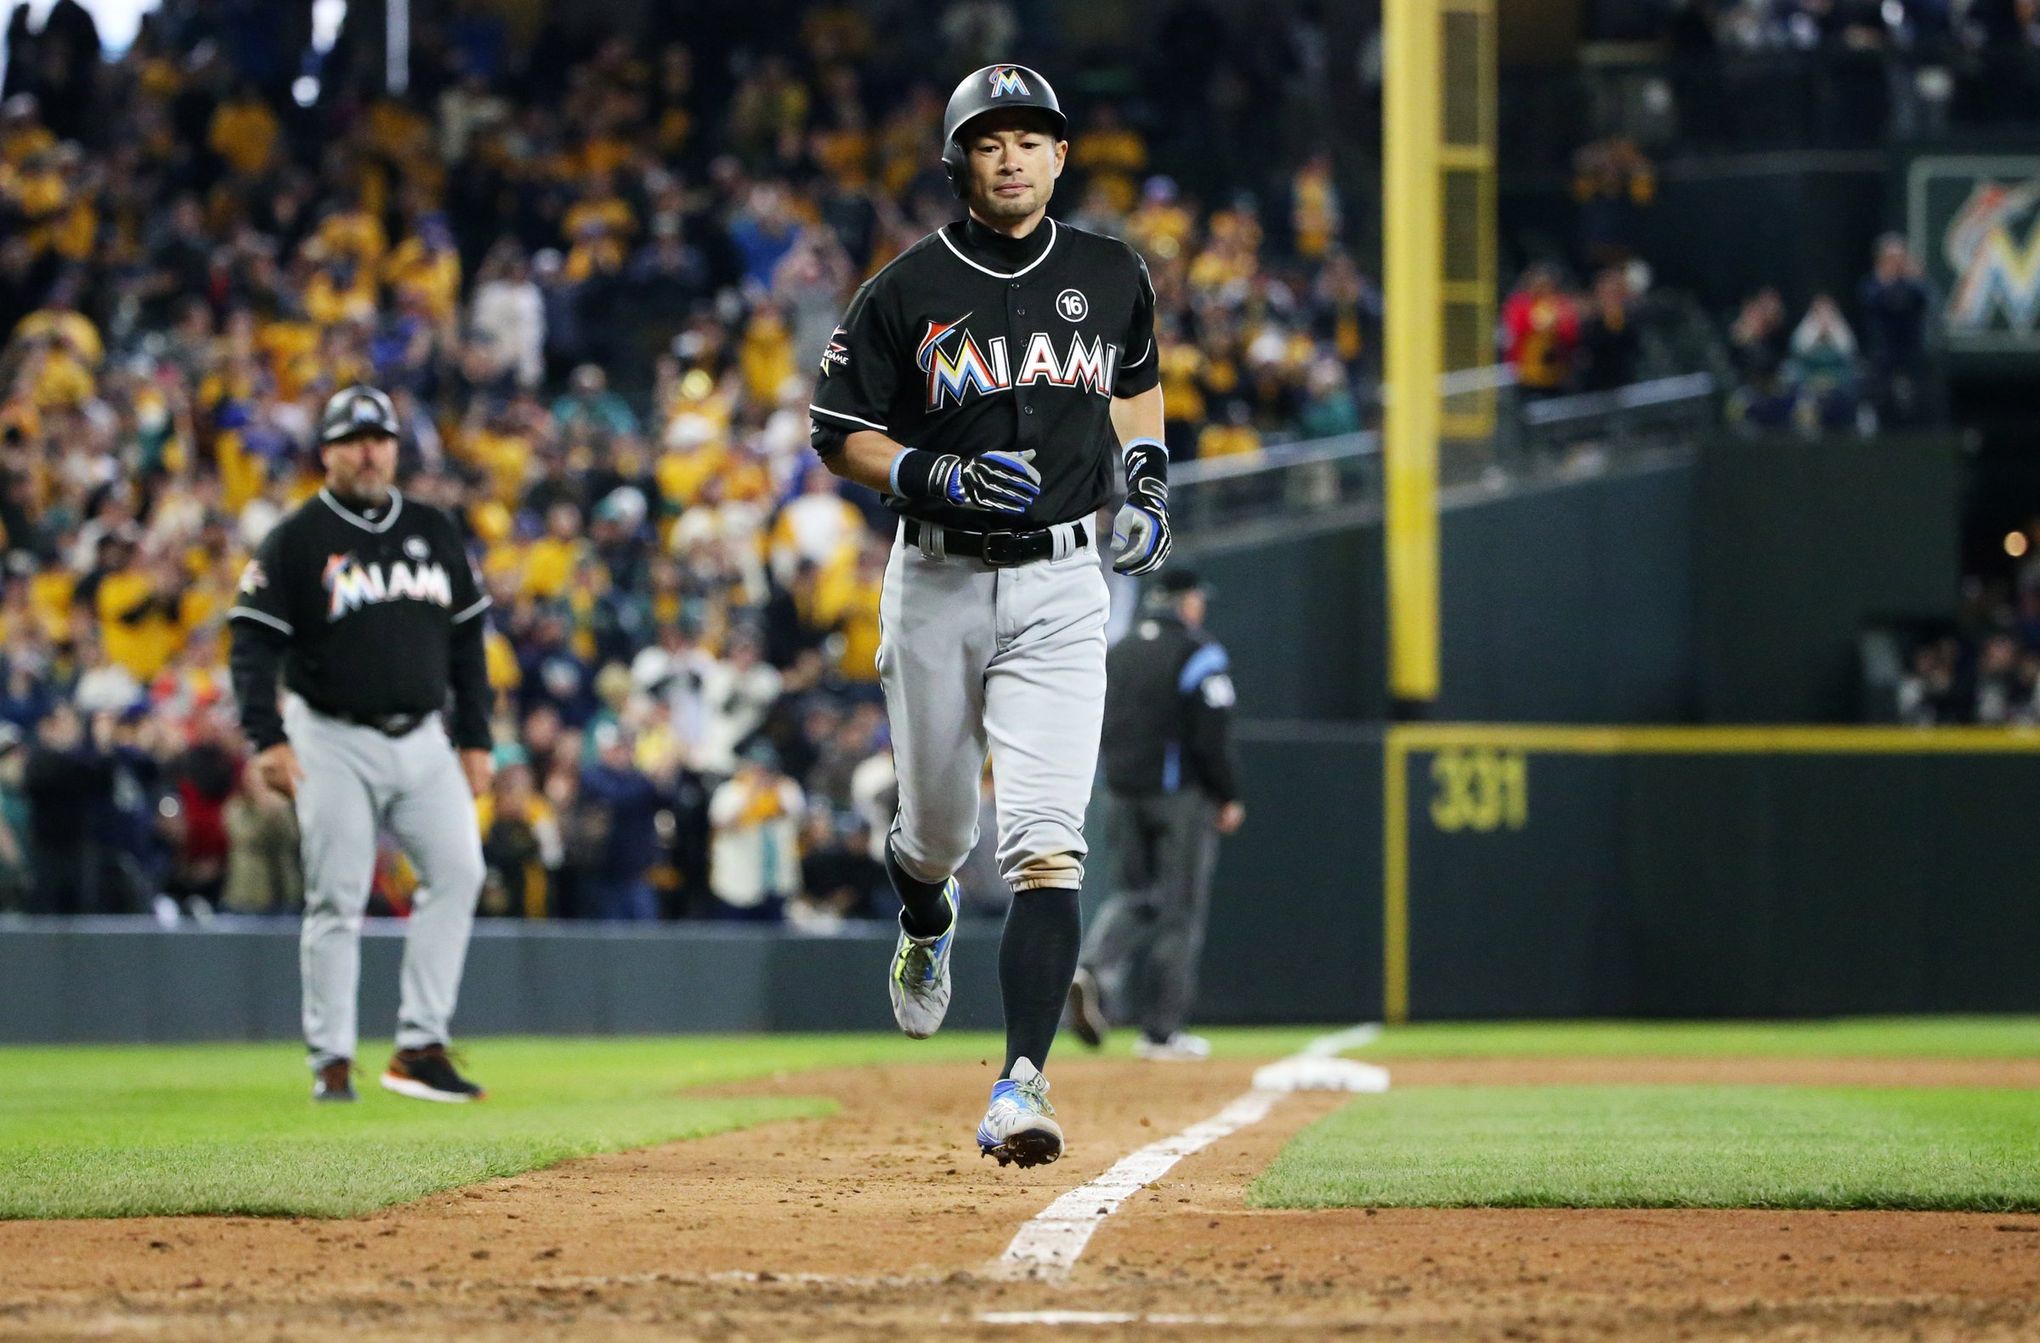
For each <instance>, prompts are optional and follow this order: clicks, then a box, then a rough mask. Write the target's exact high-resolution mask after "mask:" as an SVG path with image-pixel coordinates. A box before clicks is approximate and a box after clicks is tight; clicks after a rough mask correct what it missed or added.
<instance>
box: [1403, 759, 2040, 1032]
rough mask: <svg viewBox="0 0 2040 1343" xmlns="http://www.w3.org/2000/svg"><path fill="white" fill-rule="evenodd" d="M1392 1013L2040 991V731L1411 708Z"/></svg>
mask: <svg viewBox="0 0 2040 1343" xmlns="http://www.w3.org/2000/svg"><path fill="white" fill-rule="evenodd" d="M1383 770H1384V796H1385V798H1386V805H1385V807H1384V811H1383V835H1384V866H1383V920H1384V926H1385V929H1386V933H1385V939H1386V940H1385V947H1384V975H1383V979H1384V1012H1385V1014H1386V1015H1388V1016H1390V1017H1391V1018H1396V1017H1401V1016H1404V1015H1407V1016H1409V1017H1412V1018H1439V1017H1494V1016H1533V1017H1538V1016H1541V1017H1573V1016H1610V1015H1612V1016H1682V1017H1687V1016H1807V1015H1825V1014H1835V1013H1862V1012H1877V1013H1885V1012H2000V1011H2022V1012H2030V1011H2034V1010H2040V977H2036V976H2035V975H2034V974H2033V973H2032V971H2031V966H2032V964H2033V958H2034V955H2035V953H2036V952H2040V899H2035V897H2034V889H2033V888H2034V881H2035V877H2034V874H2035V873H2036V872H2040V831H2036V829H2035V827H2034V826H2033V825H2032V824H2031V821H2030V819H2029V818H2030V817H2031V816H2032V815H2033V814H2034V811H2035V808H2040V735H2035V734H2027V733H2007V732H2002V731H1992V730H1984V729H1934V730H1924V731H1922V730H1912V729H1902V728H1656V729H1653V728H1641V729H1637V728H1609V729H1571V728H1538V727H1525V726H1507V725H1494V726H1466V725H1450V724H1438V725H1422V726H1410V727H1399V728H1396V729H1394V730H1393V731H1392V732H1391V733H1390V734H1389V736H1388V738H1387V745H1386V750H1385V752H1384V755H1383Z"/></svg>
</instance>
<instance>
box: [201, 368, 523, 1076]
mask: <svg viewBox="0 0 2040 1343" xmlns="http://www.w3.org/2000/svg"><path fill="white" fill-rule="evenodd" d="M319 453H320V457H321V460H322V461H323V463H324V465H325V469H326V487H325V488H324V489H322V490H320V491H319V493H318V495H317V496H316V497H314V498H312V499H310V500H307V501H306V502H305V504H304V505H303V506H302V507H300V508H299V509H297V510H296V511H295V512H293V513H292V514H290V516H288V517H286V518H285V519H284V520H283V521H281V522H279V523H278V524H277V525H276V527H275V529H274V530H272V531H271V532H270V533H269V535H268V536H267V537H266V538H265V539H264V540H263V542H262V546H261V549H260V550H259V551H258V553H257V554H256V557H255V559H254V560H252V561H251V562H250V563H249V565H248V568H247V570H246V572H245V573H243V574H242V576H241V587H240V592H239V594H238V596H237V604H236V605H235V606H234V607H233V608H232V609H231V610H229V611H228V613H227V614H228V616H229V619H230V621H231V624H232V627H233V631H234V643H233V653H232V657H231V659H230V663H231V667H232V670H233V678H234V693H235V696H236V697H237V698H238V699H239V701H240V709H241V725H242V727H243V729H244V730H245V731H246V732H247V734H248V740H249V741H250V742H252V743H253V744H254V747H255V750H256V751H257V753H258V754H257V755H256V757H255V762H254V763H255V768H256V769H257V770H258V771H260V772H261V775H262V778H263V780H264V781H265V782H266V783H268V784H269V785H270V786H272V787H274V788H277V789H280V790H281V791H283V792H284V793H286V794H289V795H292V796H294V797H295V798H296V802H297V815H298V825H299V828H300V830H301V831H302V832H303V835H304V867H305V921H304V932H303V936H302V938H301V941H300V950H299V969H300V972H301V974H302V976H303V982H304V1027H305V1043H306V1046H307V1048H308V1049H309V1051H310V1055H311V1066H312V1072H313V1075H314V1078H315V1081H314V1084H313V1088H312V1096H313V1099H315V1100H321V1101H351V1100H353V1099H354V1086H353V1081H352V1070H353V1062H354V1048H355V1042H356V1033H355V1011H356V1008H355V995H356V990H357V987H358V985H359V982H360V978H361V916H362V911H363V910H364V909H365V908H366V907H367V904H368V893H369V883H370V879H371V877H372V876H373V874H374V869H375V851H376V833H377V830H378V828H381V827H387V828H388V829H389V830H390V832H391V833H393V834H394V835H395V836H396V838H397V841H398V842H399V843H400V844H402V845H403V846H404V848H405V850H406V851H407V852H408V853H409V854H410V856H411V860H412V862H413V863H415V864H416V866H417V869H418V873H419V876H420V877H421V878H422V885H421V886H420V888H419V890H418V893H417V897H416V900H415V903H414V905H413V907H412V911H411V919H410V929H409V931H408V933H407V935H406V937H405V941H404V965H403V976H402V1001H401V1003H400V1005H399V1008H398V1015H397V1052H396V1054H395V1056H394V1057H393V1058H391V1060H390V1063H389V1067H388V1068H387V1069H386V1070H385V1071H384V1072H383V1076H382V1084H383V1086H384V1087H385V1088H387V1089H388V1090H390V1091H394V1092H396V1093H397V1094H398V1095H400V1096H411V1097H415V1098H416V1099H419V1100H431V1101H454V1102H459V1101H471V1100H479V1099H480V1098H481V1096H482V1089H481V1088H480V1087H478V1086H476V1085H475V1084H474V1083H473V1082H470V1081H468V1080H467V1079H466V1078H464V1077H462V1076H461V1075H460V1073H459V1072H457V1071H456V1070H455V1068H454V1066H453V1063H452V1062H451V1061H450V1060H449V1059H448V1058H447V1055H446V1044H447V1038H448V1029H449V1026H450V1024H451V1022H452V1018H453V1007H454V1000H455V999H456V998H457V997H458V996H459V993H460V976H461V969H462V966H463V965H464V963H465V962H466V959H467V944H468V933H469V930H470V928H471V927H472V926H473V923H474V912H475V902H476V901H477V900H478V899H479V898H480V896H481V890H482V877H483V866H482V841H481V833H480V831H479V829H478V828H477V825H476V821H475V805H474V799H475V798H476V797H477V796H479V795H480V794H481V793H482V792H483V791H484V790H485V789H486V788H487V787H488V786H489V776H490V756H489V749H488V748H489V740H490V734H489V687H488V678H487V676H486V674H485V672H484V666H483V657H482V633H483V624H484V621H483V616H482V613H483V611H485V610H486V609H487V608H488V605H489V599H488V597H487V596H486V595H484V594H483V593H482V591H481V589H480V587H479V585H478V584H477V583H476V581H475V577H474V572H473V570H472V569H470V568H469V567H468V559H467V552H466V550H465V549H464V548H463V546H462V543H461V536H460V532H459V531H458V530H457V529H456V527H455V526H454V523H453V520H452V519H451V518H449V517H447V516H446V515H445V514H444V513H441V512H439V511H438V510H437V509H434V508H431V507H428V506H426V505H424V504H419V503H413V502H411V501H409V500H407V499H405V498H404V496H403V495H401V494H399V493H398V492H397V490H396V488H395V484H394V481H395V476H396V464H397V416H396V411H395V410H394V409H393V408H392V407H391V405H390V399H389V398H388V397H387V396H385V395H383V394H382V393H381V392H379V391H377V390H375V389H374V388H372V387H349V388H347V389H346V390H344V391H341V392H339V393H336V394H335V395H334V396H333V398H332V399H331V400H329V401H328V402H327V403H326V410H325V415H324V417H323V419H322V421H321V423H320V427H319ZM279 667H280V668H281V670H282V673H283V685H284V689H285V691H286V692H287V694H286V697H285V702H284V706H283V710H282V713H281V714H279V713H278V711H277V693H276V679H277V672H278V669H279ZM449 685H450V686H451V688H452V692H453V696H452V697H453V711H452V721H451V727H450V730H451V734H452V740H451V741H449V740H448V731H449V728H448V726H446V725H445V724H443V723H442V717H441V709H442V707H443V706H444V705H445V704H446V702H447V691H448V687H449ZM456 747H457V748H458V753H456Z"/></svg>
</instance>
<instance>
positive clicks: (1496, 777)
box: [1431, 750, 1530, 833]
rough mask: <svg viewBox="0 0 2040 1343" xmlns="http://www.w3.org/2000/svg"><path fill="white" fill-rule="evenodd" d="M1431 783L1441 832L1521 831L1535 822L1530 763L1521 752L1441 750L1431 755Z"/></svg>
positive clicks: (1433, 814) (1434, 812) (1435, 822)
mask: <svg viewBox="0 0 2040 1343" xmlns="http://www.w3.org/2000/svg"><path fill="white" fill-rule="evenodd" d="M1431 783H1432V785H1433V787H1434V789H1435V791H1434V792H1433V793H1432V795H1431V824H1433V825H1435V826H1437V827H1438V828H1439V829H1440V830H1444V831H1448V832H1452V831H1459V830H1473V831H1477V832H1481V833H1485V832H1487V831H1491V830H1500V829H1502V828H1503V827H1505V826H1506V827H1507V828H1508V829H1510V830H1521V829H1522V828H1523V826H1524V825H1525V824H1526V823H1527V822H1528V821H1529V819H1530V765H1529V762H1528V761H1527V760H1526V759H1525V757H1524V755H1523V753H1522V752H1521V751H1489V750H1476V751H1440V752H1438V754H1437V755H1435V756H1433V757H1431Z"/></svg>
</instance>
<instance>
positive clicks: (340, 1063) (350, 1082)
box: [312, 1059, 359, 1101]
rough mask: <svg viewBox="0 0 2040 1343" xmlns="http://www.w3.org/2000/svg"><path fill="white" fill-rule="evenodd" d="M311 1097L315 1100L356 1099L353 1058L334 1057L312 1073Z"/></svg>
mask: <svg viewBox="0 0 2040 1343" xmlns="http://www.w3.org/2000/svg"><path fill="white" fill-rule="evenodd" d="M312 1099H313V1100H315V1101H351V1100H358V1099H359V1097H357V1096H356V1095H355V1094H354V1060H353V1059H334V1060H333V1061H332V1062H331V1063H329V1064H327V1065H326V1066H325V1067H323V1068H321V1069H319V1071H318V1072H316V1073H314V1074H312Z"/></svg>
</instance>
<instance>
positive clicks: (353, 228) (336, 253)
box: [312, 187, 389, 272]
mask: <svg viewBox="0 0 2040 1343" xmlns="http://www.w3.org/2000/svg"><path fill="white" fill-rule="evenodd" d="M312 241H313V243H314V244H316V248H317V252H318V254H319V255H321V256H326V257H340V256H344V257H352V258H353V259H354V260H355V261H356V262H357V263H358V264H360V265H361V266H363V267H365V268H367V269H368V270H369V271H371V272H373V270H374V269H375V267H376V266H377V265H379V264H380V263H381V261H382V258H383V253H384V252H386V251H388V250H389V238H388V235H386V234H385V233H384V232H383V226H382V221H381V220H380V219H378V218H376V216H375V213H374V212H373V211H372V210H370V209H369V208H368V205H367V193H366V191H365V190H364V189H363V188H360V187H357V188H355V189H354V191H353V192H352V193H351V199H350V200H349V202H348V204H347V205H346V206H345V207H344V208H342V209H339V210H335V211H334V212H333V213H332V214H329V215H327V216H326V217H325V218H324V219H323V220H321V221H320V222H319V228H318V232H316V233H314V234H313V235H312Z"/></svg>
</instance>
